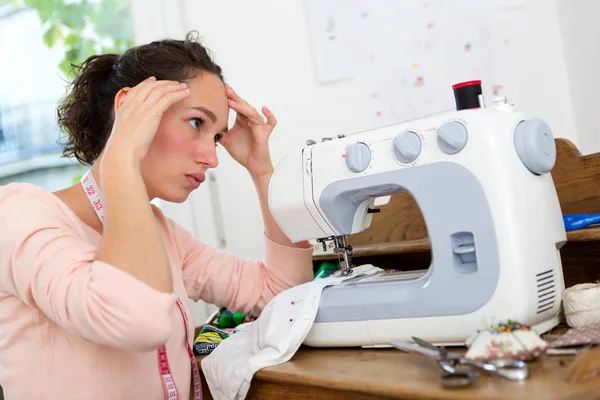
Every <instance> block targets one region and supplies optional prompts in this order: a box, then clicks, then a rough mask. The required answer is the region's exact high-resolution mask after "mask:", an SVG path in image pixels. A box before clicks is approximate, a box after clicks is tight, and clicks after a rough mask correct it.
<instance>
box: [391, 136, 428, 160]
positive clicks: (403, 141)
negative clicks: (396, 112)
mask: <svg viewBox="0 0 600 400" xmlns="http://www.w3.org/2000/svg"><path fill="white" fill-rule="evenodd" d="M419 154H421V139H420V138H419V135H417V134H416V133H415V132H413V131H406V132H402V133H399V134H398V135H396V137H395V138H394V156H395V157H396V159H397V160H398V161H400V162H402V163H411V162H413V161H415V160H416V159H417V157H418V156H419Z"/></svg>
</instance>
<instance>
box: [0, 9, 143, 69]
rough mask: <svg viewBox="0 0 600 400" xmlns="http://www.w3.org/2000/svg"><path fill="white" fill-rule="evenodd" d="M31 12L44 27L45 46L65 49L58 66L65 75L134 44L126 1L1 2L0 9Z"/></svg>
mask: <svg viewBox="0 0 600 400" xmlns="http://www.w3.org/2000/svg"><path fill="white" fill-rule="evenodd" d="M5 4H11V5H12V6H13V8H15V9H17V10H18V9H33V10H36V11H37V14H38V16H39V18H40V20H41V22H42V24H43V26H44V43H46V45H47V46H48V47H50V48H52V47H54V46H55V45H56V44H58V43H62V44H63V45H64V46H65V55H64V58H63V59H62V61H61V62H60V64H59V68H60V70H61V71H62V72H63V73H64V74H65V76H68V75H69V73H70V71H71V64H75V65H78V64H80V63H82V62H83V61H84V60H85V59H86V58H87V57H89V56H91V55H93V54H105V53H121V52H123V51H124V50H126V49H128V48H130V47H132V46H133V45H134V40H133V26H132V22H131V17H130V14H129V1H128V0H89V1H88V0H66V1H65V0H0V6H2V5H5Z"/></svg>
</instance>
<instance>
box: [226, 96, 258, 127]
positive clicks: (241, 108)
mask: <svg viewBox="0 0 600 400" xmlns="http://www.w3.org/2000/svg"><path fill="white" fill-rule="evenodd" d="M229 107H230V108H231V109H232V110H233V111H235V112H236V113H238V114H241V115H243V116H244V117H246V118H248V120H249V121H250V122H252V123H254V124H257V125H262V124H264V123H265V119H264V117H263V116H262V115H260V114H259V113H258V111H256V110H255V109H254V108H253V107H252V106H250V105H249V104H248V103H238V102H236V101H233V100H229Z"/></svg>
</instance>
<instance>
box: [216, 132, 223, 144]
mask: <svg viewBox="0 0 600 400" xmlns="http://www.w3.org/2000/svg"><path fill="white" fill-rule="evenodd" d="M222 137H223V134H222V133H217V134H216V135H215V144H216V143H219V140H221V138H222Z"/></svg>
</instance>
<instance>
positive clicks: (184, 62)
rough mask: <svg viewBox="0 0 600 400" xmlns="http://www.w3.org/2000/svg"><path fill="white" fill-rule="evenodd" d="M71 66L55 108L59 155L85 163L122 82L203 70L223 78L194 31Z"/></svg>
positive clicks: (104, 130)
mask: <svg viewBox="0 0 600 400" xmlns="http://www.w3.org/2000/svg"><path fill="white" fill-rule="evenodd" d="M72 67H73V69H74V72H75V78H74V80H73V82H72V83H71V84H70V85H69V86H70V90H69V93H68V94H67V96H66V97H65V98H64V99H63V100H62V101H61V103H60V104H59V106H58V109H57V112H58V123H59V125H60V127H61V129H62V130H63V131H64V132H66V134H67V136H66V140H65V141H64V142H63V143H62V145H63V156H65V157H71V156H74V157H75V158H76V159H77V160H78V161H79V162H81V163H82V164H87V165H92V164H93V163H94V162H95V161H96V159H97V158H98V156H99V155H100V153H101V152H102V150H103V149H104V146H105V145H106V142H107V141H108V137H109V136H110V132H111V130H112V125H113V121H114V116H113V105H114V99H115V96H116V94H117V93H118V92H119V90H120V89H121V88H123V87H134V86H136V85H137V84H139V83H140V82H142V81H143V80H144V79H146V78H148V77H150V76H154V77H156V79H157V80H161V79H168V80H174V81H180V82H184V81H186V80H189V79H192V78H193V77H195V76H196V75H198V74H199V73H204V72H208V73H212V74H215V75H217V76H218V77H219V78H220V79H221V80H223V75H222V72H221V68H220V67H219V66H218V65H217V64H216V63H215V62H214V61H213V59H212V57H211V55H210V52H209V50H208V49H206V48H205V47H204V46H202V45H201V44H200V43H199V42H198V36H197V32H195V31H192V32H190V33H188V34H187V35H186V37H185V40H174V39H165V40H160V41H154V42H152V43H149V44H144V45H140V46H136V47H133V48H131V49H129V50H127V51H125V52H124V53H123V54H122V55H120V56H119V55H117V54H103V55H95V56H91V57H89V58H88V59H87V60H85V61H84V62H83V63H82V64H81V65H79V66H72Z"/></svg>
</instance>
